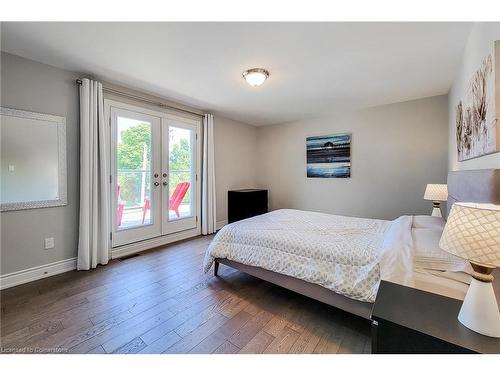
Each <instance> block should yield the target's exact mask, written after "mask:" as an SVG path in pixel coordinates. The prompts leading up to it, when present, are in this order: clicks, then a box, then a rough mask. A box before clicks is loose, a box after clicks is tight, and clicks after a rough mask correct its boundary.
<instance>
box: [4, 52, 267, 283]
mask: <svg viewBox="0 0 500 375" xmlns="http://www.w3.org/2000/svg"><path fill="white" fill-rule="evenodd" d="M1 58H2V59H1V83H2V87H1V105H2V106H5V107H11V108H16V109H24V110H28V111H34V112H42V113H48V114H55V115H59V116H65V117H66V124H67V125H66V126H67V158H68V160H67V163H68V206H66V207H57V208H44V209H35V210H24V211H11V212H2V213H1V258H0V263H1V268H0V270H1V274H2V275H5V274H8V273H11V272H15V271H20V270H25V269H28V268H31V267H36V266H41V265H45V264H48V263H52V262H56V261H59V260H64V259H70V258H73V257H75V256H76V253H77V246H78V202H79V147H80V146H79V120H78V118H79V112H78V111H79V108H78V88H77V86H76V85H75V79H76V78H78V77H79V76H80V74H77V73H73V72H68V71H65V70H61V69H58V68H55V67H51V66H48V65H45V64H41V63H38V62H35V61H31V60H27V59H24V58H21V57H18V56H14V55H10V54H7V53H4V52H2V55H1ZM108 85H109V86H116V85H112V84H108ZM116 88H119V89H120V90H126V91H130V92H131V93H136V94H137V92H134V91H133V90H127V89H125V88H123V87H119V86H116ZM141 95H142V96H147V97H148V96H150V95H146V94H144V93H141ZM172 104H175V105H177V106H178V104H176V103H172ZM181 107H183V108H186V109H189V110H195V109H192V108H189V107H187V106H181ZM195 111H196V110H195ZM215 134H216V135H215V136H216V145H215V146H216V151H215V158H216V165H217V166H216V181H217V221H219V222H223V221H224V220H227V190H229V189H233V188H244V187H253V186H255V185H256V157H255V152H256V148H257V143H256V142H257V129H256V128H255V127H254V126H251V125H247V124H243V123H240V122H236V121H232V120H229V119H226V118H224V117H222V116H218V115H216V116H215ZM46 237H54V238H55V248H54V249H50V250H44V248H43V247H44V242H43V241H44V239H45V238H46Z"/></svg>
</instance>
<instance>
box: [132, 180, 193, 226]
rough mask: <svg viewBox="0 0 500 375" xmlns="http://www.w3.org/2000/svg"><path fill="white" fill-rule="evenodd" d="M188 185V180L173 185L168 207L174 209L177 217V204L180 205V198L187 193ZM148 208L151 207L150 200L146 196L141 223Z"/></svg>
mask: <svg viewBox="0 0 500 375" xmlns="http://www.w3.org/2000/svg"><path fill="white" fill-rule="evenodd" d="M190 185H191V184H190V183H189V182H180V183H178V184H177V186H176V187H175V190H174V192H173V194H172V196H171V197H170V199H169V200H168V208H169V209H170V210H172V211H174V212H175V214H176V215H177V217H179V216H180V214H179V206H180V205H181V203H182V200H183V199H184V197H185V196H186V193H187V191H188V189H189V186H190ZM150 208H151V202H150V201H149V198H146V199H145V200H144V208H143V211H142V223H143V224H144V221H145V220H146V214H147V212H148V210H149V209H150Z"/></svg>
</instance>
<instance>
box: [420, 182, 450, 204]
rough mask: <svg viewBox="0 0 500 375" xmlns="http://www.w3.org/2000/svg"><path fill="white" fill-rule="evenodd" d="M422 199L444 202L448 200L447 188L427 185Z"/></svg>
mask: <svg viewBox="0 0 500 375" xmlns="http://www.w3.org/2000/svg"><path fill="white" fill-rule="evenodd" d="M424 199H426V200H428V201H434V202H438V201H443V202H444V201H446V200H447V199H448V186H447V185H446V184H427V187H426V188H425V193H424Z"/></svg>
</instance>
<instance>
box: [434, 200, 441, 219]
mask: <svg viewBox="0 0 500 375" xmlns="http://www.w3.org/2000/svg"><path fill="white" fill-rule="evenodd" d="M432 206H433V208H432V214H431V216H435V217H443V215H442V214H441V207H440V205H439V202H433V203H432Z"/></svg>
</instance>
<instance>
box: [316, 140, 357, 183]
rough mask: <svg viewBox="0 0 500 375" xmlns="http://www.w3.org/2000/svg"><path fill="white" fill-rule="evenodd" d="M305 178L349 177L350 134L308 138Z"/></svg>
mask: <svg viewBox="0 0 500 375" xmlns="http://www.w3.org/2000/svg"><path fill="white" fill-rule="evenodd" d="M306 147H307V177H324V178H349V177H351V134H347V133H344V134H335V135H325V136H319V137H308V138H307V139H306Z"/></svg>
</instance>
